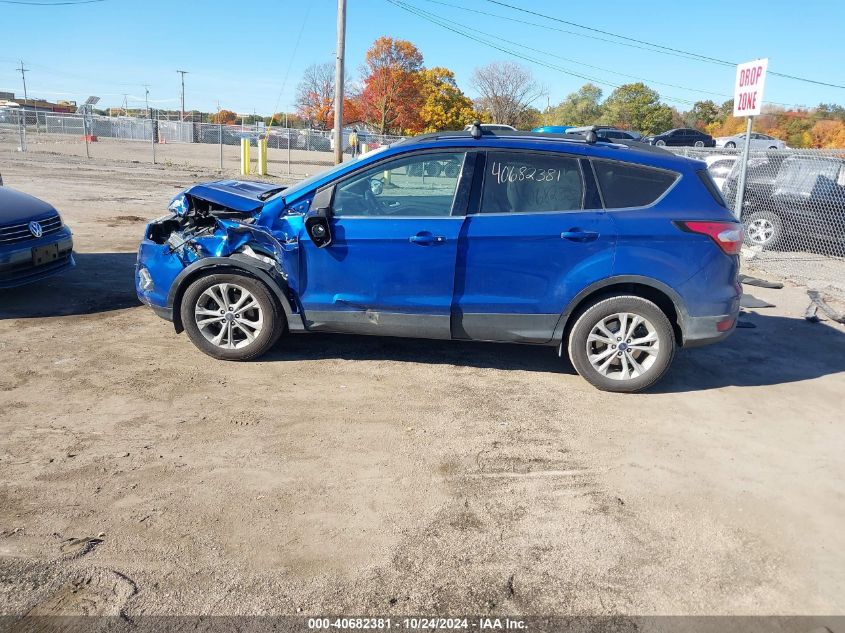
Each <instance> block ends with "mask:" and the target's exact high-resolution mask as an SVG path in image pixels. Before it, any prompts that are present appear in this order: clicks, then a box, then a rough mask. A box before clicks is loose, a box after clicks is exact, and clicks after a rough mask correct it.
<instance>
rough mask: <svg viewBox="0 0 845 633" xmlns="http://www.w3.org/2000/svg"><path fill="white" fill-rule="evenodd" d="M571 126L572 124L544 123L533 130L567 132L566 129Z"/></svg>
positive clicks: (551, 132) (554, 132)
mask: <svg viewBox="0 0 845 633" xmlns="http://www.w3.org/2000/svg"><path fill="white" fill-rule="evenodd" d="M571 128H572V126H571V125H542V126H540V127H535V128H534V129H533V130H531V131H532V132H536V133H537V134H566V131H567V130H569V129H571Z"/></svg>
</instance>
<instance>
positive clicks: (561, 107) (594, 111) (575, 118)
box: [551, 84, 602, 125]
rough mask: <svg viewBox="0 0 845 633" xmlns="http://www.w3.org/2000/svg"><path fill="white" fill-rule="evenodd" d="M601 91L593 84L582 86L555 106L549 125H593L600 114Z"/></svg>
mask: <svg viewBox="0 0 845 633" xmlns="http://www.w3.org/2000/svg"><path fill="white" fill-rule="evenodd" d="M601 97H602V90H601V88H599V87H598V86H596V85H595V84H584V85H583V86H581V87H580V88H579V89H578V91H577V92H572V93H570V94H568V95H567V96H566V99H564V100H563V101H561V102H560V103H559V104H557V105H556V106H555V107H554V108H553V109H552V112H551V125H593V124H596V123H598V122H599V120H600V119H601V114H602V107H601V103H599V102H600V101H601Z"/></svg>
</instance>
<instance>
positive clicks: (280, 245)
mask: <svg viewBox="0 0 845 633" xmlns="http://www.w3.org/2000/svg"><path fill="white" fill-rule="evenodd" d="M284 189H285V187H283V186H280V185H277V184H273V183H260V182H252V181H237V180H224V181H219V182H212V183H204V184H200V185H195V186H193V187H190V188H188V189H186V190H185V191H183V192H182V193H180V194H178V195H177V196H176V197H175V198H174V199H173V200H172V202H171V203H170V206H169V210H170V213H169V214H168V215H166V216H164V217H161V218H159V219H157V220H155V221H153V222H151V223H150V224H148V225H147V227H146V229H145V233H144V239H143V240H142V242H141V245H140V247H139V249H138V263H137V265H136V270H135V287H136V291H137V294H138V298H139V299H140V300H141V301H142V302H143V303H145V304H147V305H149V306H150V307H151V308H152V309H153V310H154V311H155V312H156V314H158V315H159V316H161V317H164V318H166V319H168V320H171V321H173V323H174V326H175V328H176V331H177V332H181V331H182V330H183V329H184V321H185V319H183V316H184V315H182V314H180V312H179V309H178V306H180V305H181V299H182V295H183V294H184V292H186V290H188V289H189V288H190V287H192V282H193V281H194V280H195V279H198V278H201V277H204V278H208V277H209V276H210V275H212V274H213V275H216V276H218V277H221V279H222V278H223V277H225V276H226V274H228V273H234V274H237V275H238V276H240V277H244V276H245V277H247V278H251V279H254V280H256V281H258V282H260V285H261V288H262V290H261V291H256V290H255V289H252V290H251V289H249V288H245V287H236V285H234V284H227V283H226V281H225V279H223V281H221V282H220V283H218V284H216V285H213V286H211V287H210V288H209V289H206V293H207V294H208V300H207V301H205V302H204V303H203V302H200V303H201V305H202V306H203V308H202V309H203V310H205V311H207V312H208V318H207V319H206V321H207V324H206V326H205V327H202V325H203V320H202V319H200V320H199V321H196V320H194V319H193V318H192V321H194V322H198V323H200V326H201V327H200V329H201V330H202V334H203V335H204V336H205V338H207V339H208V341H209V342H210V343H213V345H214V347H217V348H219V347H220V343H221V342H223V343H224V345H223V347H224V348H226V347H228V348H230V349H232V350H235V349H237V348H238V347H239V346H244V345H247V344H249V343H250V342H252V341H253V340H255V337H258V336H261V334H262V331H263V330H264V329H265V327H264V326H265V325H270V324H269V323H266V321H268V320H269V319H271V318H272V316H273V315H267V314H263V313H262V311H261V310H260V308H259V307H250V306H251V304H252V302H255V304H256V306H258V305H265V306H266V303H267V302H266V301H265V302H264V303H263V304H262V302H261V301H257V299H258V297H256V296H255V294H256V292H264V291H265V290H266V289H267V288H271V289H272V292H273V293H274V294H276V295H277V296H276V297H272V298H271V300H272V303H273V304H274V305H275V306H276V307H278V308H281V309H282V310H283V311H284V313H285V316H284V317H282V315H281V314H279V315H277V316H278V317H280V318H282V319H284V320H287V321H290V318H289V317H290V316H291V315H292V313H294V312H297V311H298V310H296V309H295V308H294V307H293V305H294V304H295V296H296V295H295V289H291V288H290V287H289V284H290V283H291V280H292V279H295V276H293V275H292V274H291V273H292V270H291V267H292V266H296V257H295V251H296V248H297V238H296V235H297V233H298V230H299V226H298V225H297V222H298V221H301V218H300V217H294V218H291V220H290V221H288V220H287V219H286V220H285V221H284V222H282V223H280V225H279V223H278V222H277V226H274V225H273V220H272V218H278V217H279V213H278V212H279V210H280V209H281V207H282V204H283V201H282V199H281V197H280V196H277V195H276V194H279V193H281V192H282V191H283V190H284ZM265 294H266V292H265ZM265 299H266V297H265ZM195 305H196V304H195ZM174 306H177V308H176V309H174ZM265 312H266V310H265ZM212 313H213V314H212ZM194 316H195V315H192V317H194ZM211 317H214V319H212V318H211Z"/></svg>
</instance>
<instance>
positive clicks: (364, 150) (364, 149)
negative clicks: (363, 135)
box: [361, 143, 370, 154]
mask: <svg viewBox="0 0 845 633" xmlns="http://www.w3.org/2000/svg"><path fill="white" fill-rule="evenodd" d="M369 151H370V146H369V145H367V144H366V143H361V153H362V154H366V153H367V152H369Z"/></svg>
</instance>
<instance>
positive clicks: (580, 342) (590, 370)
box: [568, 295, 675, 393]
mask: <svg viewBox="0 0 845 633" xmlns="http://www.w3.org/2000/svg"><path fill="white" fill-rule="evenodd" d="M568 348H569V359H570V360H571V361H572V365H573V367H575V370H576V371H577V372H578V373H579V374H580V375H581V377H582V378H584V379H585V380H586V381H587V382H589V383H590V384H591V385H593V386H594V387H597V388H598V389H601V390H602V391H615V392H620V393H633V392H635V391H641V390H643V389H646V388H648V387H650V386H651V385H653V384H654V383H656V382H657V381H658V380H660V379H661V378H662V377H663V375H664V374H665V373H666V370H668V369H669V365H670V364H671V363H672V358H673V357H674V355H675V334H674V332H673V330H672V324H671V323H669V319H668V318H667V317H666V315H665V314H664V312H663V311H662V310H661V309H660V308H659V307H657V305H655V304H654V303H652V302H651V301H649V300H648V299H643V298H642V297H637V296H634V295H618V296H614V297H610V298H606V299H602V300H599V301H597V302H596V303H594V304H592V305H590V306H588V307H587V308H586V309H584V311H583V312H581V314H580V316H579V317H578V318H577V320H576V321H575V325H574V326H573V327H572V330H571V331H570V334H569V344H568Z"/></svg>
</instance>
